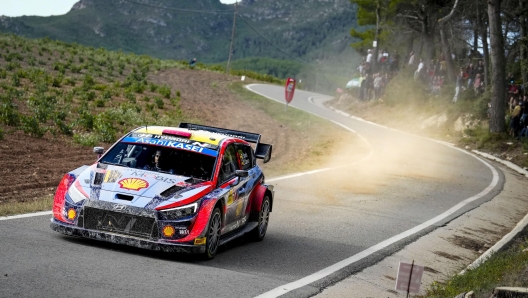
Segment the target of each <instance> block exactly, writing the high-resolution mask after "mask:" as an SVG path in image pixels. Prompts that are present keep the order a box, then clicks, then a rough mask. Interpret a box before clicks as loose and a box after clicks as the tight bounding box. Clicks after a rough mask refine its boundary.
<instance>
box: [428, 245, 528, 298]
mask: <svg viewBox="0 0 528 298" xmlns="http://www.w3.org/2000/svg"><path fill="white" fill-rule="evenodd" d="M527 247H528V241H527V239H526V238H525V239H523V240H517V242H516V243H515V244H514V245H513V246H512V247H511V248H509V249H508V250H506V251H503V252H499V253H496V254H494V255H492V256H491V258H489V259H488V260H487V261H486V262H485V263H484V264H482V265H480V267H478V268H477V269H474V270H470V271H467V272H466V273H465V274H464V275H455V276H453V277H451V278H450V279H449V280H447V281H446V282H445V283H437V282H434V283H433V284H432V285H431V286H430V287H429V289H428V292H427V295H425V297H431V298H432V297H455V296H456V295H458V294H460V293H463V292H469V291H474V292H475V295H476V297H486V298H487V297H491V294H492V292H493V289H494V288H496V287H504V286H508V287H527V286H528V273H527V270H528V252H523V250H524V249H526V248H527Z"/></svg>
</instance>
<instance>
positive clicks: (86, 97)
mask: <svg viewBox="0 0 528 298" xmlns="http://www.w3.org/2000/svg"><path fill="white" fill-rule="evenodd" d="M96 96H97V95H96V94H95V92H94V91H90V92H84V93H82V94H81V99H82V100H85V101H92V100H94V99H95V97H96Z"/></svg>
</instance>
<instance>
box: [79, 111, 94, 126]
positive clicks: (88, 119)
mask: <svg viewBox="0 0 528 298" xmlns="http://www.w3.org/2000/svg"><path fill="white" fill-rule="evenodd" d="M94 118H95V117H94V116H93V115H92V114H91V113H90V112H89V111H88V110H81V112H80V113H79V118H77V121H76V124H77V125H79V126H80V127H82V128H84V129H86V130H92V129H93V128H94Z"/></svg>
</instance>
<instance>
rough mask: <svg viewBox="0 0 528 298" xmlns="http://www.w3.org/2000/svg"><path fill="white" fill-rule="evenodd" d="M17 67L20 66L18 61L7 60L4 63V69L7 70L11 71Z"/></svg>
mask: <svg viewBox="0 0 528 298" xmlns="http://www.w3.org/2000/svg"><path fill="white" fill-rule="evenodd" d="M18 68H20V63H18V62H9V63H7V65H6V69H7V70H9V71H13V70H15V69H18Z"/></svg>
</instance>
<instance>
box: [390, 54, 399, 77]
mask: <svg viewBox="0 0 528 298" xmlns="http://www.w3.org/2000/svg"><path fill="white" fill-rule="evenodd" d="M390 71H391V72H392V73H393V74H394V73H396V72H398V71H400V55H399V54H398V53H396V54H394V56H393V57H392V61H391V62H390Z"/></svg>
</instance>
